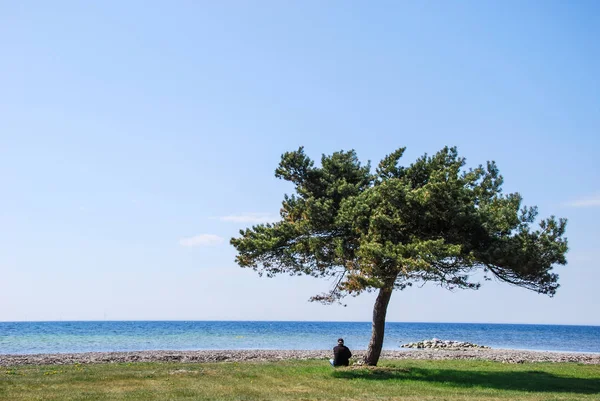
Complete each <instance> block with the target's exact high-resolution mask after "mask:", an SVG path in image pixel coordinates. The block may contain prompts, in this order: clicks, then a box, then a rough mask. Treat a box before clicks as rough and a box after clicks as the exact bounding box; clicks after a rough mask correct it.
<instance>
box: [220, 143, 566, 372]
mask: <svg viewBox="0 0 600 401" xmlns="http://www.w3.org/2000/svg"><path fill="white" fill-rule="evenodd" d="M404 151H405V148H400V149H398V150H396V151H395V152H393V153H391V154H390V155H388V156H386V157H385V158H384V159H383V160H382V161H381V162H380V163H379V166H378V167H377V168H376V169H375V172H372V171H371V166H370V164H367V165H364V166H363V165H361V163H360V162H359V161H358V158H357V156H356V153H355V152H354V151H349V152H344V151H341V152H336V153H334V154H332V155H330V156H325V155H323V157H322V159H321V166H320V167H315V165H314V162H313V161H312V160H311V159H310V158H309V157H307V156H306V154H305V153H304V149H303V148H302V147H301V148H299V149H298V150H297V151H294V152H287V153H285V154H283V155H282V157H281V162H280V164H279V167H278V168H277V169H276V170H275V175H276V177H278V178H282V179H284V180H286V181H290V182H291V183H293V184H294V185H295V194H293V195H291V196H288V195H284V199H283V203H282V208H281V212H280V214H281V221H278V222H276V223H272V224H271V223H267V224H260V225H255V226H253V227H252V228H248V229H245V230H241V231H240V234H241V236H240V237H239V238H232V239H231V244H232V245H233V246H234V247H235V248H236V250H237V251H238V255H237V257H236V262H237V263H238V264H239V265H240V266H241V267H247V268H252V269H254V270H255V271H257V272H258V273H259V274H260V275H263V274H265V275H267V276H268V277H272V276H274V275H276V274H280V273H287V274H290V275H302V274H305V275H310V276H314V277H329V278H332V277H333V278H334V279H335V281H334V283H335V284H334V286H333V289H332V290H331V291H330V292H329V293H326V294H321V295H317V296H314V297H312V298H311V300H312V301H321V302H324V303H331V302H336V301H337V302H339V301H340V299H341V298H343V297H344V296H346V295H353V296H356V295H358V294H360V293H362V292H364V291H378V295H377V298H376V301H375V305H374V308H373V325H372V335H371V341H370V343H369V347H368V351H367V355H366V357H365V362H366V363H367V364H368V365H376V364H377V362H378V360H379V356H380V354H381V348H382V346H383V338H384V328H385V316H386V312H387V307H388V303H389V301H390V297H391V295H392V292H393V290H395V289H397V290H402V289H404V288H406V287H407V286H411V285H412V284H413V283H427V282H432V283H436V284H439V285H440V286H442V287H445V288H448V289H478V288H479V287H480V282H478V281H477V280H476V279H475V278H474V277H473V274H474V273H475V272H477V271H481V270H482V271H483V272H484V275H483V280H491V279H492V278H496V279H498V280H500V281H502V282H506V283H509V284H512V285H516V286H519V287H524V288H527V289H530V290H533V291H536V292H538V293H541V294H547V295H549V296H552V295H554V293H555V292H556V289H557V288H558V286H559V285H558V283H557V281H558V275H557V274H555V273H553V272H552V268H553V266H554V265H555V264H561V265H564V264H566V259H565V253H566V252H567V240H566V238H565V237H564V233H565V227H566V219H562V218H560V219H556V218H555V217H554V216H552V217H550V218H547V219H543V220H540V221H539V228H537V229H533V228H532V226H533V225H534V223H535V221H536V217H537V208H536V207H524V206H521V202H522V198H521V196H520V195H519V194H518V193H511V194H506V195H505V194H503V193H502V190H501V185H502V182H503V179H502V176H501V175H500V174H499V171H498V168H497V167H496V164H495V163H494V162H488V163H487V165H486V166H485V167H484V166H481V165H480V166H478V167H476V168H471V169H465V159H464V158H461V157H459V156H458V153H457V150H456V148H448V147H446V148H444V149H442V150H440V151H439V152H438V153H436V154H435V155H434V156H431V157H428V156H427V155H424V156H422V157H420V158H419V159H417V160H416V161H415V162H414V163H412V164H410V165H409V166H407V167H403V166H400V164H399V161H400V159H401V157H402V155H403V153H404ZM480 276H481V275H480Z"/></svg>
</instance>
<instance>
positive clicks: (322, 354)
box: [0, 349, 600, 367]
mask: <svg viewBox="0 0 600 401" xmlns="http://www.w3.org/2000/svg"><path fill="white" fill-rule="evenodd" d="M364 355H365V351H353V357H352V359H351V362H352V363H354V364H356V363H360V362H361V361H362V359H363V356H364ZM331 357H332V352H331V351H329V350H320V351H319V350H316V351H315V350H309V351H298V350H289V351H288V350H230V351H227V350H215V351H207V350H203V351H134V352H86V353H61V354H27V355H0V366H3V367H8V366H19V365H68V364H76V363H78V364H90V363H133V362H183V363H211V362H242V361H258V362H274V361H281V360H288V359H299V360H302V359H323V360H327V359H329V358H331ZM381 358H382V359H388V360H402V359H428V360H443V359H454V360H461V359H462V360H489V361H496V362H503V363H530V362H573V363H583V364H600V354H592V353H568V352H542V351H523V350H502V349H457V350H444V349H425V350H410V351H383V352H382V354H381Z"/></svg>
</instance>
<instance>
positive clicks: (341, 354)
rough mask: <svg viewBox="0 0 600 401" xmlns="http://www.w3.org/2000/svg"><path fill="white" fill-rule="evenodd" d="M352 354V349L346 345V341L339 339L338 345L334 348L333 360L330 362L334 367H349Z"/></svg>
mask: <svg viewBox="0 0 600 401" xmlns="http://www.w3.org/2000/svg"><path fill="white" fill-rule="evenodd" d="M351 356H352V353H351V352H350V349H348V347H346V346H345V345H344V339H343V338H338V345H336V346H335V347H333V359H330V360H329V363H331V365H332V366H334V367H336V366H348V365H349V363H350V357H351Z"/></svg>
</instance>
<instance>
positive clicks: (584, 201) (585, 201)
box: [566, 194, 600, 207]
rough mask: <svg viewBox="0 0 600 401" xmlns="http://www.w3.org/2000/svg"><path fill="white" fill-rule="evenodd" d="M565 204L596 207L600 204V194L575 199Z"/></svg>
mask: <svg viewBox="0 0 600 401" xmlns="http://www.w3.org/2000/svg"><path fill="white" fill-rule="evenodd" d="M566 205H567V206H571V207H598V206H600V194H597V195H594V196H588V197H585V198H581V199H576V200H574V201H571V202H568V203H567V204H566Z"/></svg>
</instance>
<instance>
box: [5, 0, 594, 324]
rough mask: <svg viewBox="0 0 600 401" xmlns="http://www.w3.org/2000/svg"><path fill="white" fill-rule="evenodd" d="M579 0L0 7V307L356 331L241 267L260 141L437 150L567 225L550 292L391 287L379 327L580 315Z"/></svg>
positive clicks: (588, 160)
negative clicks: (301, 323) (455, 155)
mask: <svg viewBox="0 0 600 401" xmlns="http://www.w3.org/2000/svg"><path fill="white" fill-rule="evenodd" d="M598 38H600V6H599V3H598V2H595V1H583V0H576V1H570V2H566V1H560V0H557V1H551V0H547V1H541V0H540V1H501V2H491V1H461V2H449V1H414V2H408V1H406V2H405V1H389V2H386V1H380V2H367V1H364V2H358V1H327V2H324V1H298V2H282V1H241V0H240V1H218V2H216V1H184V0H180V1H173V2H167V1H163V2H158V1H156V2H154V1H134V0H131V1H126V2H123V1H108V0H107V1H102V2H81V1H73V2H68V1H60V0H57V1H53V2H28V1H19V2H8V1H0V179H1V181H0V188H1V189H0V190H1V196H0V321H38V320H319V321H370V320H371V316H372V307H373V301H374V297H375V295H374V294H364V295H361V296H359V297H356V298H349V299H346V304H347V306H346V307H343V306H339V305H332V306H326V305H322V304H318V303H310V302H308V298H309V297H310V296H311V295H315V294H317V293H321V292H324V291H327V290H328V289H329V288H330V287H331V285H332V284H333V283H332V282H331V281H326V280H322V279H312V278H307V277H289V276H281V277H276V278H272V279H269V278H264V277H263V278H260V277H258V275H257V274H256V273H255V272H253V271H251V270H247V269H242V268H240V267H237V265H236V264H235V255H236V253H235V250H234V249H233V247H232V246H231V245H230V244H229V239H230V238H231V237H233V236H236V235H238V232H239V230H240V229H241V228H245V227H248V226H251V225H253V224H257V223H261V222H266V221H274V220H277V218H278V213H279V208H280V205H281V201H282V200H283V195H284V194H286V193H287V194H291V193H292V192H293V187H292V186H291V185H290V184H289V183H287V182H284V181H282V180H279V179H277V178H275V176H274V170H275V168H276V167H277V164H278V162H279V160H280V157H281V154H282V153H284V152H286V151H291V150H295V149H297V148H298V147H299V146H304V147H305V151H306V153H307V154H308V155H309V156H310V157H312V158H313V159H315V160H319V159H320V157H321V155H322V154H331V153H332V152H335V151H339V150H350V149H355V150H356V152H357V154H358V157H359V158H360V159H361V161H363V162H367V161H369V160H370V161H371V162H372V164H374V165H376V164H377V163H378V161H379V160H380V159H381V158H383V157H384V156H385V155H386V154H389V153H391V152H392V151H393V150H395V149H397V148H399V147H404V146H406V147H407V151H406V153H405V156H404V158H403V162H404V163H406V164H409V163H411V162H412V161H414V160H415V159H416V158H417V157H419V156H421V155H423V154H424V153H428V154H432V153H434V152H436V151H437V150H439V149H441V148H442V147H444V146H446V145H449V146H457V147H458V149H459V153H460V155H461V156H464V157H466V159H467V166H468V167H475V166H477V165H479V164H481V163H485V162H486V161H488V160H495V161H496V163H497V164H498V166H499V168H500V172H501V173H502V175H503V176H504V179H505V184H504V186H503V189H504V191H505V192H507V193H510V192H519V193H520V194H521V195H522V196H523V197H524V203H525V204H526V205H537V206H538V207H539V211H540V217H547V216H550V215H556V216H558V217H566V218H568V220H569V223H568V228H567V237H568V239H569V246H570V251H569V253H568V255H567V259H568V265H567V266H558V267H557V268H556V270H555V271H556V272H557V273H558V274H559V275H560V281H559V282H560V284H561V287H560V288H559V290H558V292H557V294H556V296H555V297H553V298H549V297H547V296H544V295H539V294H536V293H533V292H530V291H528V290H525V289H521V288H517V287H511V286H509V285H507V284H503V283H499V282H486V283H484V285H483V286H482V288H481V289H480V290H479V291H467V290H465V291H458V292H449V291H447V290H444V289H441V288H439V287H436V286H433V285H425V286H423V287H422V288H418V287H413V288H410V289H407V290H405V291H400V292H396V293H394V294H393V296H392V300H391V302H390V306H389V309H388V314H387V320H388V321H397V322H493V323H548V324H587V325H600V314H598V312H597V311H598V310H600V297H599V296H598V294H597V292H596V291H597V283H598V282H600V270H599V269H598V264H599V262H598V261H599V260H600V249H599V247H598V245H599V241H598V240H599V239H600V168H598V164H597V161H596V160H597V154H598V149H599V147H600V135H599V132H600V74H598V71H600V41H599V40H598Z"/></svg>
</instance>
